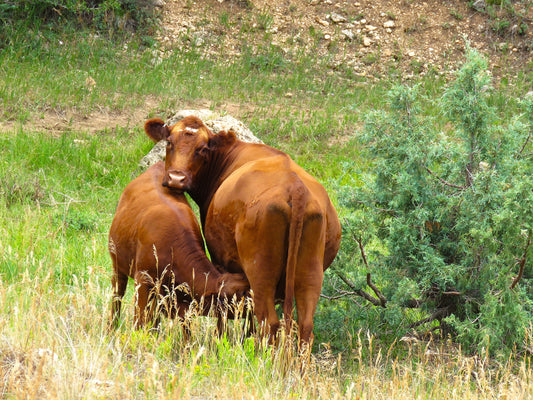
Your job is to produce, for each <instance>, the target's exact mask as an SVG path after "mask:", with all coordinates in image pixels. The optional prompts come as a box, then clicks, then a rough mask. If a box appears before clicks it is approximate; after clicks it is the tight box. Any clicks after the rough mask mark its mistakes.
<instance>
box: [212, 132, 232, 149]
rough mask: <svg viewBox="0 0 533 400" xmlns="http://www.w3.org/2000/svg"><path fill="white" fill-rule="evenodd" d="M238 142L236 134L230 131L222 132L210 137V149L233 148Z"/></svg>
mask: <svg viewBox="0 0 533 400" xmlns="http://www.w3.org/2000/svg"><path fill="white" fill-rule="evenodd" d="M236 141H237V136H236V135H235V132H233V131H232V130H230V131H229V132H226V131H220V132H218V133H217V134H216V135H213V136H211V135H210V136H209V143H208V146H209V147H210V148H215V147H225V146H231V145H232V144H233V143H235V142H236Z"/></svg>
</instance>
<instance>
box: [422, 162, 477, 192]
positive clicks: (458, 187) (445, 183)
mask: <svg viewBox="0 0 533 400" xmlns="http://www.w3.org/2000/svg"><path fill="white" fill-rule="evenodd" d="M426 171H427V172H429V174H430V175H432V176H434V177H435V178H437V179H438V180H439V182H440V183H442V184H443V185H446V186H449V187H452V188H455V189H461V190H465V189H466V188H467V187H466V186H460V185H456V184H454V183H450V182H448V181H445V180H444V179H442V178H441V177H440V176H438V175H437V174H435V173H434V172H433V171H432V170H430V169H429V168H428V167H426Z"/></svg>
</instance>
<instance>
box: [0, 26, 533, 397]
mask: <svg viewBox="0 0 533 400" xmlns="http://www.w3.org/2000/svg"><path fill="white" fill-rule="evenodd" d="M4 29H7V28H4ZM4 37H5V36H4ZM157 49H158V47H157V44H156V43H155V42H154V40H153V39H151V38H150V37H149V36H147V37H140V35H138V36H137V37H131V36H128V35H126V36H119V37H115V38H113V40H111V39H110V38H109V36H108V35H105V34H102V33H100V34H95V32H94V31H87V30H84V29H81V30H80V29H74V28H71V27H70V28H69V27H66V28H64V29H58V28H57V26H55V25H47V24H43V25H39V24H36V25H34V26H27V25H20V26H16V25H14V26H10V27H9V43H5V42H4V43H3V46H2V47H1V48H0V131H1V133H0V305H1V307H0V310H1V311H0V396H2V397H6V398H83V399H90V398H121V399H124V398H141V397H144V398H290V397H294V398H327V399H331V398H384V399H385V398H431V399H440V398H446V399H450V398H451V399H478V398H493V397H508V398H513V399H515V398H516V399H518V398H530V397H531V396H533V386H532V385H531V382H532V378H533V376H532V370H531V366H530V361H529V358H528V356H527V354H514V355H513V356H512V357H511V358H509V360H507V361H497V362H496V361H495V360H491V359H490V358H488V356H487V354H476V355H472V354H468V355H465V354H463V352H462V350H461V348H460V346H458V345H456V344H454V343H453V342H438V343H435V342H432V341H425V340H418V339H415V338H410V339H407V338H405V339H404V340H401V339H400V338H399V337H394V334H391V332H382V334H381V335H378V336H376V337H374V336H373V335H372V334H367V333H366V331H365V330H363V331H360V330H359V329H360V328H365V329H366V328H368V327H369V326H370V327H371V328H372V329H373V332H379V331H380V327H381V326H383V319H382V317H381V316H378V315H377V314H376V311H375V310H374V309H373V308H372V307H368V306H366V305H361V304H359V303H357V301H354V302H353V307H354V308H358V309H360V313H359V315H361V316H365V318H367V320H366V321H365V322H362V321H334V322H335V324H334V325H331V324H330V322H331V321H332V319H333V318H337V315H339V314H338V313H337V311H338V310H337V308H338V306H337V305H336V304H337V303H335V302H334V301H326V300H325V299H323V300H322V303H321V304H322V305H321V309H320V312H319V313H318V314H317V319H318V322H317V328H316V329H315V334H316V336H317V342H316V343H315V347H314V351H313V354H312V355H311V359H310V362H309V363H307V362H306V360H302V359H300V358H298V357H297V356H296V355H294V354H293V352H292V351H286V350H285V349H284V348H283V347H281V348H279V349H273V348H270V347H268V346H266V345H264V344H259V343H254V342H253V340H252V339H250V340H247V341H245V343H243V344H240V343H239V341H238V338H239V337H240V326H239V325H238V324H233V323H232V322H231V323H230V328H231V329H230V331H229V332H230V333H229V335H228V337H227V338H225V339H222V340H218V339H216V336H215V335H214V330H215V327H214V323H213V321H212V320H211V319H209V318H200V317H194V316H191V318H192V321H193V325H192V333H193V334H192V337H193V339H192V341H191V342H188V343H186V342H184V340H183V337H182V335H181V331H180V329H179V327H178V326H177V324H176V323H175V322H173V321H168V320H167V321H164V323H163V326H162V329H161V332H159V333H158V334H153V333H149V332H145V331H139V332H136V331H133V330H132V329H131V327H132V314H133V303H132V292H133V288H132V287H131V286H132V284H131V283H130V287H129V288H128V292H127V296H126V301H125V311H124V318H123V323H122V325H121V326H120V328H119V329H118V331H117V332H116V333H112V334H108V332H107V331H106V324H107V318H108V311H109V301H110V298H111V284H110V274H111V261H110V258H109V255H108V251H107V232H108V229H109V226H110V223H111V220H112V217H113V214H114V211H115V207H116V204H117V202H118V198H119V196H120V193H121V192H122V190H123V188H124V187H125V185H126V184H127V183H128V182H129V181H130V180H131V179H132V178H133V177H134V176H136V174H137V173H138V169H137V163H138V161H139V160H140V158H141V157H142V156H143V155H144V154H145V153H146V152H148V151H149V149H150V148H151V142H149V140H148V139H147V138H146V137H145V135H144V133H143V131H142V123H143V122H144V120H145V119H146V118H149V117H152V116H160V117H163V118H166V117H169V116H171V115H172V113H173V112H174V111H176V110H178V109H184V108H195V107H209V108H213V109H216V110H226V111H230V112H231V113H232V115H233V116H235V117H238V118H240V119H241V120H243V121H244V122H245V123H246V124H247V125H248V126H249V127H250V128H251V129H252V131H254V133H255V134H256V135H257V136H258V137H260V138H261V139H262V140H264V141H265V142H267V143H268V144H270V145H272V146H275V147H278V148H280V149H282V150H284V151H286V152H287V153H289V154H290V155H291V156H292V157H293V158H294V159H295V160H296V161H297V162H298V163H299V164H300V165H302V166H303V167H304V168H305V169H307V170H308V171H309V172H311V173H312V174H313V175H314V176H316V177H317V178H318V179H319V180H320V181H321V182H322V183H323V184H324V185H325V186H326V188H327V189H328V190H329V192H330V194H331V196H332V198H333V199H334V201H335V202H336V197H337V193H336V187H337V186H338V182H339V180H340V181H342V179H343V174H344V173H345V172H346V171H347V170H348V169H349V168H352V167H353V166H355V165H358V166H361V165H362V166H368V165H370V163H371V161H369V160H366V159H362V158H361V156H360V148H359V146H360V145H359V144H358V142H357V140H355V138H356V137H357V135H358V133H359V131H360V130H361V127H362V125H363V121H364V117H365V115H366V114H368V113H369V112H370V111H371V110H374V109H381V108H385V107H386V101H385V93H386V91H387V89H388V88H390V87H391V86H392V85H393V84H394V83H396V82H397V81H398V79H401V77H400V78H398V76H397V75H396V76H395V77H390V78H388V77H385V78H384V79H382V80H380V81H378V82H376V81H374V80H366V79H365V78H363V77H356V76H354V75H353V74H352V73H351V72H350V71H347V70H338V71H337V70H332V69H331V68H330V66H329V65H328V60H327V59H323V58H319V57H316V56H315V55H314V54H313V52H312V51H311V52H309V53H305V54H293V55H292V56H291V57H290V58H289V57H285V55H284V53H282V52H281V50H280V49H279V48H278V47H275V46H261V47H258V48H251V49H250V51H248V52H245V53H244V54H243V55H242V56H241V57H239V58H236V59H233V60H232V62H230V63H228V62H227V60H226V59H225V58H224V57H221V58H220V59H216V58H215V59H213V58H209V59H207V58H205V57H203V54H202V53H201V52H198V51H195V50H194V49H192V50H190V51H183V49H180V48H178V47H177V48H176V49H175V50H174V51H173V52H171V53H168V52H167V53H166V55H165V57H161V56H160V53H159V52H158V51H157ZM521 79H522V80H521V81H519V82H518V81H517V82H510V84H508V85H503V84H502V86H501V87H500V88H499V91H498V92H496V93H495V94H494V96H493V97H492V98H491V101H492V102H493V104H496V105H498V108H499V112H500V113H501V114H502V115H504V116H508V115H513V114H514V113H517V109H516V104H515V102H514V100H513V99H514V98H515V97H519V96H521V95H523V93H524V92H525V91H527V90H526V88H527V87H529V86H530V85H531V83H530V82H528V81H527V80H526V78H524V77H522V78H521ZM414 83H418V84H420V85H421V88H422V92H423V94H424V96H425V98H424V101H423V113H424V114H425V115H432V116H435V117H436V123H437V124H442V125H444V122H443V121H444V120H443V119H442V118H440V117H439V116H438V111H437V110H436V108H435V106H434V102H435V99H437V98H438V97H440V96H441V94H442V90H443V87H444V86H445V84H446V82H445V80H444V78H442V76H441V75H438V74H435V75H431V74H429V75H428V74H426V75H425V76H424V77H419V78H417V77H415V78H414ZM130 117H131V118H130ZM56 125H59V126H60V129H58V128H57V126H56ZM443 128H444V126H443ZM356 178H357V177H356ZM356 184H359V185H360V184H363V183H362V181H360V180H357V179H356ZM341 214H342V210H341ZM326 279H327V278H326ZM361 318H362V317H361ZM358 324H361V325H358ZM332 326H333V327H334V328H332ZM330 341H331V342H333V341H334V342H335V343H334V345H332V344H331V343H329V342H330Z"/></svg>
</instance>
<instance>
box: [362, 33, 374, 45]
mask: <svg viewBox="0 0 533 400" xmlns="http://www.w3.org/2000/svg"><path fill="white" fill-rule="evenodd" d="M371 44H372V39H370V38H369V37H367V36H364V37H363V46H365V47H370V45H371Z"/></svg>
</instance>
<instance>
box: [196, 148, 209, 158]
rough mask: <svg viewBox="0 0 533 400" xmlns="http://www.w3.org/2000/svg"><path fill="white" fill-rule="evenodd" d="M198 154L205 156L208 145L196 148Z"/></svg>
mask: <svg viewBox="0 0 533 400" xmlns="http://www.w3.org/2000/svg"><path fill="white" fill-rule="evenodd" d="M195 153H196V155H198V156H202V157H205V156H206V155H207V153H208V150H207V146H202V147H199V148H197V149H196V150H195Z"/></svg>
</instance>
